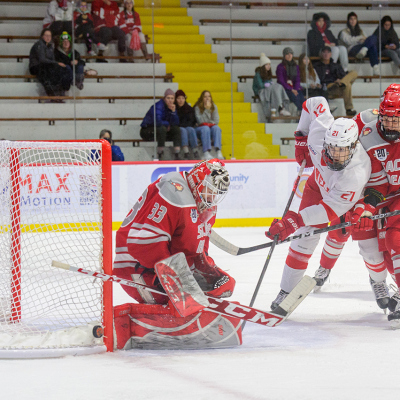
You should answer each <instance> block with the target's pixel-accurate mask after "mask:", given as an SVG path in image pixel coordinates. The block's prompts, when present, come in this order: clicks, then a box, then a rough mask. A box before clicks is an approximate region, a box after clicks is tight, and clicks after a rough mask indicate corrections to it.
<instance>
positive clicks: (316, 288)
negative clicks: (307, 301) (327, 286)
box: [313, 286, 322, 293]
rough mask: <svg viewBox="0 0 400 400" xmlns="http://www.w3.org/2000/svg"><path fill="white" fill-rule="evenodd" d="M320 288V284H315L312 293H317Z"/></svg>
mask: <svg viewBox="0 0 400 400" xmlns="http://www.w3.org/2000/svg"><path fill="white" fill-rule="evenodd" d="M321 289H322V286H315V288H314V290H313V293H319V292H320V291H321Z"/></svg>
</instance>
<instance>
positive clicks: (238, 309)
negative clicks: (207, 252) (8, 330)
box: [51, 260, 312, 327]
mask: <svg viewBox="0 0 400 400" xmlns="http://www.w3.org/2000/svg"><path fill="white" fill-rule="evenodd" d="M51 265H52V266H53V267H56V268H61V269H65V270H67V271H72V272H76V273H80V274H84V275H87V276H93V277H95V278H98V279H102V280H103V281H111V282H116V283H119V284H121V285H125V286H131V287H134V288H139V289H144V290H148V291H150V292H154V293H157V294H161V295H163V296H167V297H168V295H167V294H166V293H164V292H160V291H158V290H155V289H152V288H150V287H148V286H146V285H142V284H140V283H135V282H132V281H128V280H126V279H122V278H118V277H117V276H115V275H107V274H103V273H101V272H95V271H90V270H87V269H83V268H77V267H74V266H72V265H69V264H65V263H62V262H59V261H54V260H53V261H52V263H51ZM310 279H312V278H310V277H309V276H305V277H304V278H303V279H302V280H301V281H300V283H299V284H298V285H297V286H296V287H295V288H294V289H293V290H292V292H290V294H289V295H288V296H287V297H286V299H285V300H284V301H283V302H282V303H281V304H280V307H279V309H278V312H273V313H272V312H266V311H262V310H258V309H256V308H253V307H248V306H243V305H241V304H237V303H236V302H235V303H233V302H231V301H228V300H224V299H217V298H214V297H209V296H206V297H207V300H208V302H209V304H210V305H209V306H208V307H207V308H205V310H207V311H212V312H215V313H217V314H223V315H227V316H229V317H235V318H239V319H242V320H244V321H250V322H254V323H255V324H259V325H263V326H268V327H274V326H278V325H280V324H281V323H282V322H283V321H284V320H285V319H286V318H287V317H288V316H289V315H290V314H291V313H292V311H293V310H294V309H295V308H296V307H297V305H298V304H300V302H301V301H302V299H303V298H304V297H305V296H306V295H307V294H308V293H309V292H307V293H306V291H307V290H308V286H309V285H308V286H307V284H308V283H309V282H308V280H310ZM311 290H312V288H311V289H310V291H311Z"/></svg>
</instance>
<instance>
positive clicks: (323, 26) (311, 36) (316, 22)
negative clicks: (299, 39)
mask: <svg viewBox="0 0 400 400" xmlns="http://www.w3.org/2000/svg"><path fill="white" fill-rule="evenodd" d="M330 26H331V20H330V18H329V16H328V14H326V13H324V12H320V13H315V14H314V15H313V19H312V21H311V30H309V31H308V33H307V43H308V48H309V55H310V56H311V57H319V56H320V53H321V51H322V48H323V47H324V46H329V47H330V48H331V50H332V59H333V62H335V63H336V62H337V61H338V60H339V61H340V64H341V65H342V67H343V69H344V71H345V72H347V68H348V65H349V57H348V55H347V49H346V47H345V46H339V45H338V44H339V42H338V40H337V39H336V38H335V36H334V35H333V33H332V31H331V30H330V29H329V27H330Z"/></svg>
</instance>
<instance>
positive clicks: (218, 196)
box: [188, 159, 230, 212]
mask: <svg viewBox="0 0 400 400" xmlns="http://www.w3.org/2000/svg"><path fill="white" fill-rule="evenodd" d="M188 182H189V186H190V187H191V189H192V192H193V195H194V197H195V200H196V203H197V208H198V210H199V212H203V211H204V210H206V209H210V208H212V207H214V206H216V205H217V204H218V203H220V202H221V201H222V200H223V199H224V197H225V196H226V194H227V193H228V189H229V184H230V179H229V173H228V171H227V169H226V168H225V166H224V164H223V163H221V162H220V161H219V160H218V159H212V160H209V161H202V162H200V163H198V164H196V165H195V166H194V167H193V169H192V170H191V171H190V172H189V174H188Z"/></svg>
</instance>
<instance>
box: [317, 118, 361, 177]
mask: <svg viewBox="0 0 400 400" xmlns="http://www.w3.org/2000/svg"><path fill="white" fill-rule="evenodd" d="M357 142H358V127H357V124H356V122H355V121H353V120H352V119H347V118H338V119H337V120H336V121H335V122H334V123H333V124H332V125H331V127H330V128H329V129H328V130H327V131H326V132H325V139H324V150H323V152H322V158H323V160H324V161H325V163H326V165H327V167H328V168H329V169H330V170H332V171H341V170H343V169H344V168H346V166H347V165H348V164H349V163H350V161H351V159H352V157H353V154H354V152H355V149H356V145H357Z"/></svg>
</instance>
